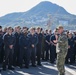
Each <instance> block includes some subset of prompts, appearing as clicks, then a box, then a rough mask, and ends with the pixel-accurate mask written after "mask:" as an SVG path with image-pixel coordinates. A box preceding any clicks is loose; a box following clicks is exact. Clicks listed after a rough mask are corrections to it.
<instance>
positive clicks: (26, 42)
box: [19, 28, 30, 68]
mask: <svg viewBox="0 0 76 75" xmlns="http://www.w3.org/2000/svg"><path fill="white" fill-rule="evenodd" d="M19 44H20V56H19V64H20V68H23V60H24V63H25V68H29V62H30V49H29V47H30V39H29V37H28V30H27V28H24V29H23V34H22V36H21V37H20V38H19Z"/></svg>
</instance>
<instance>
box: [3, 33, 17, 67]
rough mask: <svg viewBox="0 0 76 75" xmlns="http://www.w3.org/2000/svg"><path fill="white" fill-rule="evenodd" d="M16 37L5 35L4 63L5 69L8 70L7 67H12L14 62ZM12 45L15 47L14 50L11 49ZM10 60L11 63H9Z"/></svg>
mask: <svg viewBox="0 0 76 75" xmlns="http://www.w3.org/2000/svg"><path fill="white" fill-rule="evenodd" d="M15 42H16V40H15V36H14V35H12V34H11V35H9V34H6V35H4V46H5V58H4V61H3V68H6V65H7V64H8V67H11V66H12V64H13V63H12V62H13V53H14V46H15ZM10 45H13V48H12V49H10V47H9V46H10ZM8 60H9V61H8Z"/></svg>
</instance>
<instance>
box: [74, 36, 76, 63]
mask: <svg viewBox="0 0 76 75" xmlns="http://www.w3.org/2000/svg"><path fill="white" fill-rule="evenodd" d="M75 60H76V35H75V37H74V62H75Z"/></svg>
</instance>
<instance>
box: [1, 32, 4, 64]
mask: <svg viewBox="0 0 76 75" xmlns="http://www.w3.org/2000/svg"><path fill="white" fill-rule="evenodd" d="M3 52H4V51H3V33H2V32H0V63H1V62H2V60H3V58H2V56H3Z"/></svg>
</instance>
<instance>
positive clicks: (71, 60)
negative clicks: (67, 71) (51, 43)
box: [66, 37, 74, 64]
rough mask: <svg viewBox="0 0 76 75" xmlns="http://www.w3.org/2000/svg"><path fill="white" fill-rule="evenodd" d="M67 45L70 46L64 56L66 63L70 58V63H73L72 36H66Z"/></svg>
mask: <svg viewBox="0 0 76 75" xmlns="http://www.w3.org/2000/svg"><path fill="white" fill-rule="evenodd" d="M68 45H69V46H70V48H69V49H68V53H67V56H66V63H69V59H70V64H72V63H74V38H73V37H72V38H68Z"/></svg>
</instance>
